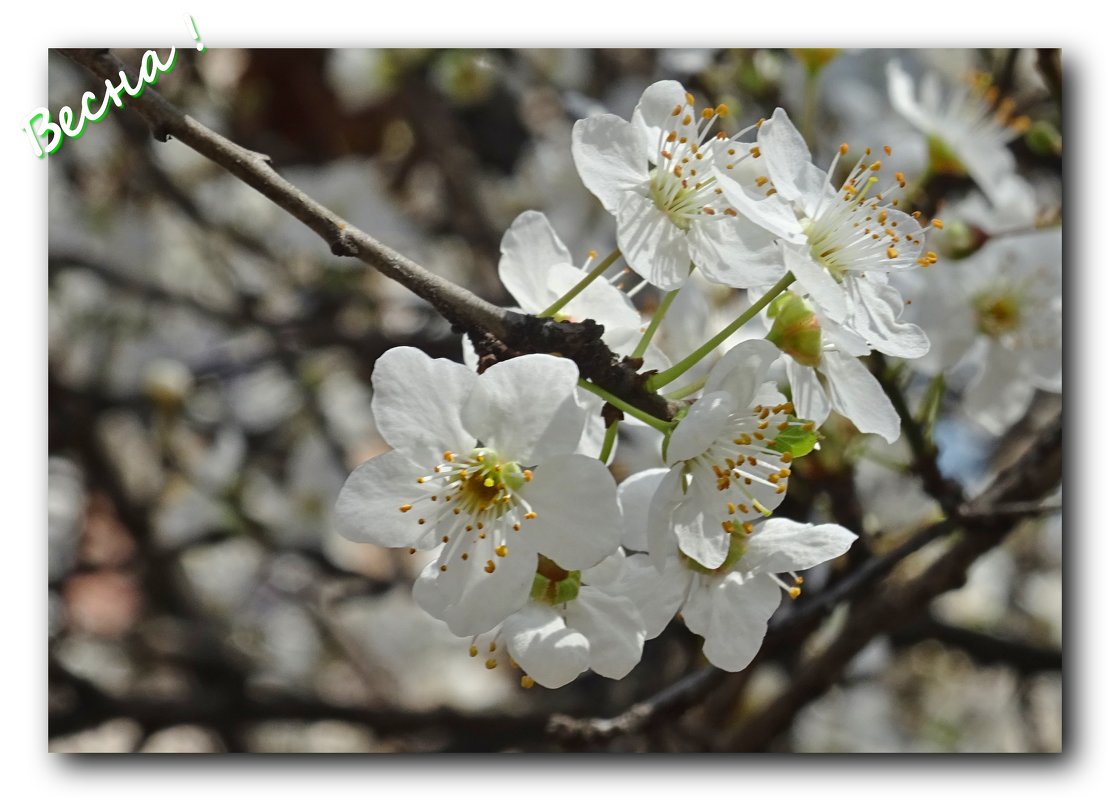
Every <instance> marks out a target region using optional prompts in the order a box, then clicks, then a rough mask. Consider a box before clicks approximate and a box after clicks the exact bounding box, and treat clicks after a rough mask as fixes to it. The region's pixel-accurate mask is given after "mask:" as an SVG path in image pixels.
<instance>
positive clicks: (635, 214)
mask: <svg viewBox="0 0 1110 801" xmlns="http://www.w3.org/2000/svg"><path fill="white" fill-rule="evenodd" d="M617 244H618V245H619V246H620V249H621V253H622V254H624V259H625V261H626V262H628V266H630V267H631V268H632V269H633V270H635V271H636V272H637V273H639V274H640V276H641V277H643V278H646V279H647V280H648V283H650V284H651V285H652V286H656V287H658V288H659V289H662V290H663V291H664V292H669V291H671V290H672V289H678V288H679V287H680V286H682V285H683V284H684V283H686V279H687V278H688V277H689V275H690V251H689V248H688V247H687V243H686V233H685V232H684V231H682V229H680V228H679V227H678V226H677V225H675V224H674V223H673V222H671V221H670V219H668V217H667V215H666V214H664V213H663V212H662V211H660V210H659V209H658V208H656V206H655V203H654V201H652V200H651V198H648V197H644V196H643V195H641V194H639V193H638V192H633V193H629V194H627V195H625V198H624V202H623V203H622V204H621V206H620V209H619V210H618V211H617Z"/></svg>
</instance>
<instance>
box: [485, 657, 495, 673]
mask: <svg viewBox="0 0 1110 801" xmlns="http://www.w3.org/2000/svg"><path fill="white" fill-rule="evenodd" d="M495 667H497V660H496V659H494V658H493V657H490V658H489V659H487V660H486V670H493V669H494V668H495Z"/></svg>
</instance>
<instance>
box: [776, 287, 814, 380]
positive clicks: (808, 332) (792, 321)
mask: <svg viewBox="0 0 1110 801" xmlns="http://www.w3.org/2000/svg"><path fill="white" fill-rule="evenodd" d="M768 314H769V315H770V316H771V317H772V318H773V319H774V321H775V322H774V324H773V325H772V326H771V333H769V334H767V339H769V340H770V341H771V342H773V343H774V344H775V345H776V346H777V347H778V349H779V350H781V351H782V352H783V353H786V354H787V355H789V356H791V357H792V358H793V359H794V361H796V362H797V363H798V364H803V365H805V366H806V367H816V366H817V365H819V364H820V363H821V324H820V322H818V320H817V315H816V314H814V312H813V310H812V309H811V308H810V307H809V304H807V303H806V302H805V300H803V299H802V298H801V296H799V295H797V294H796V293H794V292H784V293H783V294H781V295H779V296H778V297H777V298H776V299H775V301H774V303H772V304H771V307H770V309H769V311H768Z"/></svg>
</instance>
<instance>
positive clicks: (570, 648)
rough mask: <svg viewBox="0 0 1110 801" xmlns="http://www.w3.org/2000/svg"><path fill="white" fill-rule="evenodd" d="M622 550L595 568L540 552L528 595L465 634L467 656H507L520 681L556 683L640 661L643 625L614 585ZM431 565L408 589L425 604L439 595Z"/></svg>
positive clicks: (622, 670) (615, 673)
mask: <svg viewBox="0 0 1110 801" xmlns="http://www.w3.org/2000/svg"><path fill="white" fill-rule="evenodd" d="M625 561H626V557H625V555H624V553H623V551H621V550H620V549H618V550H617V551H616V552H614V553H613V554H612V555H610V556H609V557H608V558H607V559H605V560H604V561H603V562H601V563H600V564H598V565H597V566H596V567H593V568H589V569H586V570H582V571H577V570H576V571H569V570H565V569H564V568H562V567H560V566H559V565H557V564H556V563H554V562H553V561H551V560H550V559H546V558H542V557H541V559H540V563H539V567H538V569H537V572H536V575H535V577H534V580H533V584H532V590H531V595H530V598H529V600H528V602H527V603H526V604H525V605H524V606H523V607H521V608H520V609H519V610H518V611H516V612H514V613H513V614H511V615H509V616H508V617H507V618H506V619H505V621H504V622H503V623H501V624H500V625H498V626H495V627H493V628H492V629H491V630H490V631H488V632H485V633H484V634H481V635H479V636H476V637H474V638H473V639H472V641H471V645H470V654H471V656H474V657H478V656H481V657H482V658H483V659H484V661H485V665H486V667H487V668H490V669H493V668H495V667H497V666H498V664H499V660H501V659H503V658H504V657H505V656H507V657H508V658H509V659H510V660H511V661H512V662H513V663H515V664H516V665H518V666H519V667H520V668H521V669H522V670H523V671H524V676H523V678H522V683H523V684H524V685H525V686H530V685H531V683H532V682H535V683H538V684H540V685H542V686H544V687H548V688H552V689H554V688H557V687H562V686H563V685H565V684H567V683H569V682H571V681H573V680H574V679H575V678H577V677H578V676H579V674H581V673H582V672H583V671H585V670H593V671H594V672H595V673H597V674H598V675H600V676H604V677H606V678H610V679H620V678H623V677H624V676H626V675H627V674H628V672H629V671H630V670H632V668H634V667H635V666H636V665H637V664H638V663H639V661H640V656H641V654H642V652H643V647H644V624H643V620H642V618H641V617H640V613H639V611H638V610H637V608H636V606H635V604H634V603H633V602H632V601H631V600H630V599H629V598H627V597H624V596H623V595H621V594H620V593H618V592H615V591H614V587H615V585H616V583H617V582H618V581H619V579H620V577H621V576H622V573H623V566H624V563H625ZM434 573H435V568H434V565H430V566H429V568H428V569H425V571H424V573H423V575H421V577H420V578H419V579H418V580H417V584H416V588H415V590H414V593H415V594H416V597H417V600H418V601H419V602H420V603H421V605H422V606H423V607H424V608H425V609H428V610H429V611H433V614H434V610H435V609H436V607H437V606H438V605H439V604H440V603H441V602H442V599H441V598H440V597H439V594H438V593H437V592H436V589H435V586H434V584H435V582H434Z"/></svg>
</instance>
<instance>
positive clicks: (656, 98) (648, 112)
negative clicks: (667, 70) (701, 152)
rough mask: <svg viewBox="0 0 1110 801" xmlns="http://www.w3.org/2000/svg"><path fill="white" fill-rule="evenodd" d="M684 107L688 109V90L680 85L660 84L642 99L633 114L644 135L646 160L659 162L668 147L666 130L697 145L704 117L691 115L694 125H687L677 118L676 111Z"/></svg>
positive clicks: (655, 84) (671, 83) (658, 82)
mask: <svg viewBox="0 0 1110 801" xmlns="http://www.w3.org/2000/svg"><path fill="white" fill-rule="evenodd" d="M680 106H681V107H686V90H685V89H684V88H682V84H680V83H679V82H678V81H656V82H655V83H653V84H652V85H651V86H649V87H648V88H647V89H645V90H644V93H643V94H642V95H640V102H639V103H637V104H636V108H635V109H634V110H633V112H632V124H633V125H635V126H636V127H637V128H638V129H639V130H640V131H642V132H643V137H642V138H643V141H644V147H645V151H644V156H645V158H646V159H647V160H649V161H651V162H652V163H655V162H656V160H657V159H658V158H659V149H660V147H662V146H665V145H664V140H663V131H664V129H666V131H667V132H668V133H670V132H671V131H675V132H676V134H677V135H678V136H685V137H686V138H687V139H689V140H690V141H692V142H696V141H697V137H696V131H697V126H698V123H700V122H701V117H700V115H694V114H691V115H690V116H691V120H690V122H689V123H686V124H685V125H683V123H682V119H683V118H682V117H680V116H675V114H674V110H675V108H676V107H680Z"/></svg>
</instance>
